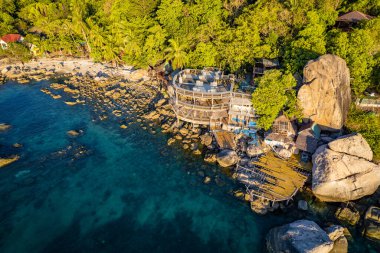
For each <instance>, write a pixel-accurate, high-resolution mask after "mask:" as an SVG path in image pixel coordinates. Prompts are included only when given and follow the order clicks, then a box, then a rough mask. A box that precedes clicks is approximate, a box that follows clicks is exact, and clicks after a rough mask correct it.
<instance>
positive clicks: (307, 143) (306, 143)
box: [296, 124, 321, 154]
mask: <svg viewBox="0 0 380 253" xmlns="http://www.w3.org/2000/svg"><path fill="white" fill-rule="evenodd" d="M320 136H321V128H320V127H319V126H318V125H317V124H312V125H311V126H310V124H308V125H305V126H303V127H301V131H300V132H299V133H298V137H297V140H296V147H297V148H298V149H299V150H302V151H304V152H308V153H310V154H313V153H314V152H315V150H316V149H317V148H318V141H319V138H320Z"/></svg>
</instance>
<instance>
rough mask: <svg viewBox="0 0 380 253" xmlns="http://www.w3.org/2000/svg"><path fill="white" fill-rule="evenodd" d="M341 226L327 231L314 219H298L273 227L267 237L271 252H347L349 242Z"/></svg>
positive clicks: (329, 228) (268, 247)
mask: <svg viewBox="0 0 380 253" xmlns="http://www.w3.org/2000/svg"><path fill="white" fill-rule="evenodd" d="M343 231H344V229H343V228H342V227H340V226H330V227H328V228H326V231H324V230H323V229H321V228H320V227H319V226H318V225H317V224H316V223H315V222H314V221H309V220H298V221H295V222H292V223H290V224H287V225H284V226H280V227H275V228H273V229H271V230H270V231H269V233H268V235H267V237H266V239H267V249H268V251H269V252H273V253H278V252H295V253H306V252H313V253H328V252H342V253H343V252H347V247H348V242H347V239H346V238H345V237H344V234H343Z"/></svg>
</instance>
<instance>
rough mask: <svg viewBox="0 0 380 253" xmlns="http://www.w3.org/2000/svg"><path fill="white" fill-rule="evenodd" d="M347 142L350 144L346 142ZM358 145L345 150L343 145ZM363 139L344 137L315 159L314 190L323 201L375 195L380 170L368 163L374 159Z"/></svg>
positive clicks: (322, 148) (319, 152)
mask: <svg viewBox="0 0 380 253" xmlns="http://www.w3.org/2000/svg"><path fill="white" fill-rule="evenodd" d="M346 139H347V141H346ZM349 143H351V144H352V143H358V145H357V146H351V147H344V145H343V144H349ZM366 144H367V143H366V142H365V141H363V140H362V137H361V136H359V135H357V136H352V135H348V136H343V137H341V138H340V139H338V140H336V141H333V142H331V147H332V148H333V149H335V150H336V151H334V150H332V149H330V143H329V144H328V145H323V146H321V147H319V148H318V149H317V151H316V152H315V153H314V155H313V169H312V190H313V193H314V195H315V196H317V197H318V198H319V199H320V200H322V201H328V202H346V201H350V200H356V199H359V198H362V197H364V196H367V195H371V194H373V193H374V192H375V191H376V190H377V188H378V187H379V185H380V166H379V165H377V164H375V163H372V162H370V161H368V160H367V159H364V158H363V157H366V158H371V157H372V155H368V154H363V151H368V148H367V147H366Z"/></svg>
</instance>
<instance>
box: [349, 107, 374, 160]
mask: <svg viewBox="0 0 380 253" xmlns="http://www.w3.org/2000/svg"><path fill="white" fill-rule="evenodd" d="M346 127H347V129H348V130H349V131H350V132H358V133H361V134H362V135H363V137H364V138H365V139H366V140H367V142H368V144H369V145H370V146H371V148H372V151H373V155H374V160H377V161H379V160H380V141H379V140H380V115H379V114H376V113H374V112H365V111H361V110H359V109H356V108H355V107H354V106H352V107H351V109H350V112H349V114H348V119H347V123H346Z"/></svg>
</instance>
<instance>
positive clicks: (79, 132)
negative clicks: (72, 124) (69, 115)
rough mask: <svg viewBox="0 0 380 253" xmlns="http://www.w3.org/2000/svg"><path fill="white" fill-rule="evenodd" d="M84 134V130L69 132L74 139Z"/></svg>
mask: <svg viewBox="0 0 380 253" xmlns="http://www.w3.org/2000/svg"><path fill="white" fill-rule="evenodd" d="M82 133H83V130H70V131H67V135H68V136H70V137H74V138H75V137H78V136H80V135H81V134H82Z"/></svg>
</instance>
